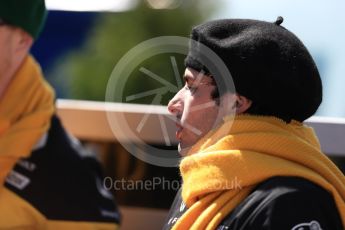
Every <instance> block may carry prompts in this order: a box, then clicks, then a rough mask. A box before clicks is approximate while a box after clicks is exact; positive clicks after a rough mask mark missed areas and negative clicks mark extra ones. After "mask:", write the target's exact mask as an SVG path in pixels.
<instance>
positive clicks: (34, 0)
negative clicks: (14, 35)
mask: <svg viewBox="0 0 345 230" xmlns="http://www.w3.org/2000/svg"><path fill="white" fill-rule="evenodd" d="M46 16H47V9H46V6H45V3H44V0H0V19H2V20H3V21H5V22H6V23H8V24H10V25H13V26H17V27H20V28H22V29H23V30H24V31H26V32H28V33H29V34H30V35H31V36H32V37H33V38H34V39H36V38H37V37H38V36H39V34H40V32H41V30H42V28H43V25H44V22H45V19H46Z"/></svg>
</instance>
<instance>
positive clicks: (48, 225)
mask: <svg viewBox="0 0 345 230" xmlns="http://www.w3.org/2000/svg"><path fill="white" fill-rule="evenodd" d="M0 204H1V205H0V216H1V218H0V226H1V227H0V228H1V229H8V230H10V229H11V230H12V229H13V230H14V229H20V230H26V229H27V230H78V229H83V230H117V229H119V226H118V225H117V224H115V223H97V222H82V221H62V220H59V221H54V220H47V219H46V217H45V216H44V215H42V214H41V213H40V212H39V211H37V210H36V209H35V208H34V207H32V206H31V204H29V203H27V202H26V201H25V200H23V199H21V198H19V197H18V196H17V195H16V194H14V193H12V192H11V191H10V190H7V189H3V190H1V191H0Z"/></svg>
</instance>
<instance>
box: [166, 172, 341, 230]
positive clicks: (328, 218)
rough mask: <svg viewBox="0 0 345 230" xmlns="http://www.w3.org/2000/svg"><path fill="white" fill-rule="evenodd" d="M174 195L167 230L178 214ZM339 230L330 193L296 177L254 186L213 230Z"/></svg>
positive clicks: (338, 218)
mask: <svg viewBox="0 0 345 230" xmlns="http://www.w3.org/2000/svg"><path fill="white" fill-rule="evenodd" d="M181 202H182V198H181V194H180V193H178V194H177V196H176V198H175V202H174V204H173V206H172V208H171V211H170V213H169V216H168V219H167V221H166V225H165V227H164V229H171V228H172V226H173V225H174V223H175V222H176V221H177V219H178V218H179V217H180V216H181V215H182V214H183V213H184V212H185V211H186V210H187V209H186V208H185V209H184V210H183V211H182V212H180V207H181ZM225 229H231V230H277V229H279V230H307V229H312V230H321V229H322V230H341V229H344V228H343V226H342V222H341V218H340V216H339V213H338V211H337V208H336V205H335V202H334V200H333V197H332V196H331V194H329V193H328V192H327V191H326V190H324V189H323V188H321V187H319V186H317V185H315V184H314V183H312V182H310V181H308V180H305V179H302V178H298V177H273V178H271V179H269V180H267V181H265V182H263V183H261V184H260V185H259V186H258V187H256V188H255V189H254V190H253V192H252V193H251V194H250V195H249V196H248V197H247V198H246V199H245V200H244V201H243V202H241V204H240V205H238V206H237V207H236V208H235V209H234V210H233V211H232V212H231V213H230V214H229V215H228V216H227V217H226V218H225V219H224V220H223V221H222V223H221V224H220V225H219V227H218V228H217V230H225Z"/></svg>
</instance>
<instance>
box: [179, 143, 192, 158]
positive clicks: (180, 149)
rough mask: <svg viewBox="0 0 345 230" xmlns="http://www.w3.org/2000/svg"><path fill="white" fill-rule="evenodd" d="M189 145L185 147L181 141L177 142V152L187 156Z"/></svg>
mask: <svg viewBox="0 0 345 230" xmlns="http://www.w3.org/2000/svg"><path fill="white" fill-rule="evenodd" d="M190 148H191V147H190V146H188V147H185V146H183V145H182V144H181V143H179V144H178V152H179V154H180V155H181V156H182V157H185V156H187V153H188V151H189V150H190Z"/></svg>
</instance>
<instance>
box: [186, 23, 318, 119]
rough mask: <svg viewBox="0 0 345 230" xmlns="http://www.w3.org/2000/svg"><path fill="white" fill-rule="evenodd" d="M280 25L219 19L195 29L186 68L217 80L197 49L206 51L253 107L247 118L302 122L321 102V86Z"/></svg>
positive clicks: (305, 56)
mask: <svg viewBox="0 0 345 230" xmlns="http://www.w3.org/2000/svg"><path fill="white" fill-rule="evenodd" d="M280 23H282V18H278V19H277V21H276V23H270V22H264V21H257V20H249V19H224V20H215V21H210V22H206V23H204V24H201V25H199V26H196V27H194V28H193V30H192V34H191V39H192V40H194V41H197V42H195V43H191V45H190V48H189V53H188V56H187V58H186V59H185V65H186V67H190V68H193V69H195V70H197V71H203V72H205V73H206V74H211V75H214V77H215V79H218V80H219V79H221V78H222V76H217V75H219V73H220V72H219V71H216V69H213V70H212V69H210V68H209V66H207V65H210V64H212V60H211V62H210V60H208V56H207V55H206V54H205V53H203V52H204V51H203V49H202V46H200V45H199V43H201V44H203V45H206V46H207V47H209V48H210V49H211V50H212V51H214V52H215V53H216V54H217V55H218V56H219V57H220V58H221V59H222V60H223V62H224V63H225V65H226V66H227V68H228V69H229V71H230V73H231V75H232V78H233V82H234V85H235V87H236V92H237V93H239V94H241V95H243V96H245V97H247V98H249V99H251V100H252V101H253V102H254V105H255V106H254V105H253V106H252V107H251V109H250V110H249V111H248V113H251V114H259V115H272V116H276V117H279V118H281V119H283V120H285V121H288V122H289V121H290V120H292V119H294V120H297V121H304V120H305V119H307V118H308V117H310V116H311V115H313V114H314V113H315V112H316V110H317V108H318V107H319V105H320V103H321V101H322V83H321V79H320V75H319V72H318V69H317V67H316V65H315V63H314V61H313V59H312V57H311V55H310V54H309V52H308V50H307V49H306V47H305V46H304V45H303V43H302V42H301V41H300V40H299V39H298V38H297V37H296V36H295V35H294V34H293V33H291V32H290V31H288V30H287V29H285V28H284V27H282V26H280ZM211 66H212V65H211ZM212 71H213V72H212ZM220 82H221V81H220ZM222 91H223V90H222ZM223 93H224V92H220V94H223Z"/></svg>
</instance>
